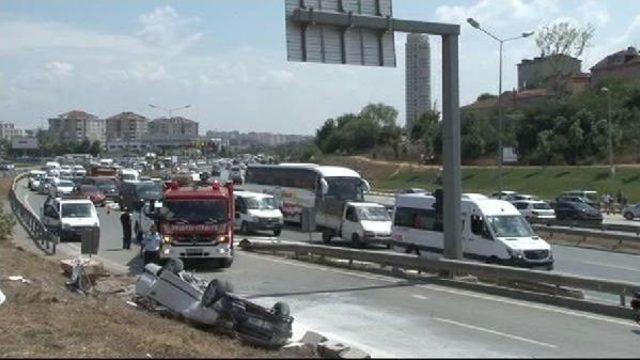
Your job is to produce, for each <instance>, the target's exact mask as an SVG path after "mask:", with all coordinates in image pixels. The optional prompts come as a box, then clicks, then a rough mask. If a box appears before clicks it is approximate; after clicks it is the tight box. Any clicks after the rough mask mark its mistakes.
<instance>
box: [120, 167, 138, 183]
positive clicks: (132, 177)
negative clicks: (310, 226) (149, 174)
mask: <svg viewBox="0 0 640 360" xmlns="http://www.w3.org/2000/svg"><path fill="white" fill-rule="evenodd" d="M120 180H121V181H122V182H137V181H140V172H139V171H138V170H134V169H122V170H120Z"/></svg>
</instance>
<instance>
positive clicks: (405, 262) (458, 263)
mask: <svg viewBox="0 0 640 360" xmlns="http://www.w3.org/2000/svg"><path fill="white" fill-rule="evenodd" d="M239 245H240V247H241V248H242V249H243V250H248V251H267V252H290V253H294V254H295V255H296V256H299V255H318V256H324V257H330V258H336V259H344V260H348V261H349V262H350V263H351V262H353V261H361V262H368V263H375V264H380V265H383V266H391V267H397V268H402V269H406V270H417V271H422V272H434V273H443V272H444V273H449V274H467V275H473V276H476V277H478V278H485V279H499V280H507V281H516V282H517V281H520V282H527V283H539V284H546V285H552V286H556V287H569V288H574V289H581V290H588V291H594V292H600V293H607V294H612V295H616V296H619V297H620V306H621V307H626V300H625V299H626V297H627V296H633V295H634V291H635V290H638V289H640V284H636V283H632V282H625V281H613V280H608V279H601V278H595V277H586V276H579V275H573V274H565V273H557V272H553V273H552V272H548V271H539V270H530V269H522V268H513V267H507V266H500V265H490V264H483V263H477V262H470V261H462V260H450V259H444V258H438V259H427V258H424V257H417V256H413V255H408V254H401V253H397V254H396V253H388V252H387V253H383V252H376V251H369V250H354V249H346V248H336V247H328V246H322V245H311V244H302V243H290V242H289V243H287V242H250V241H242V242H241V243H240V244H239Z"/></svg>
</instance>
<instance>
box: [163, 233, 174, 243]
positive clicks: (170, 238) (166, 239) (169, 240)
mask: <svg viewBox="0 0 640 360" xmlns="http://www.w3.org/2000/svg"><path fill="white" fill-rule="evenodd" d="M172 242H173V236H171V235H165V236H163V237H162V243H164V244H171V243H172Z"/></svg>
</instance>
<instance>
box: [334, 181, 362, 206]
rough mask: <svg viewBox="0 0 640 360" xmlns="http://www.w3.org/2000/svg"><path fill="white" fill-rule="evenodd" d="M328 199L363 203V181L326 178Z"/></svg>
mask: <svg viewBox="0 0 640 360" xmlns="http://www.w3.org/2000/svg"><path fill="white" fill-rule="evenodd" d="M325 180H326V181H327V184H328V185H329V191H328V192H327V194H326V196H325V197H326V198H328V199H336V200H353V201H363V200H364V194H363V193H362V180H361V179H360V178H357V177H326V178H325Z"/></svg>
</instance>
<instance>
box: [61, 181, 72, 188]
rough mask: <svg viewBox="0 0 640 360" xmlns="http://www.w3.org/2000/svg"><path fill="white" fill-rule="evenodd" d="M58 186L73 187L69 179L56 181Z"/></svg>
mask: <svg viewBox="0 0 640 360" xmlns="http://www.w3.org/2000/svg"><path fill="white" fill-rule="evenodd" d="M58 186H59V187H73V183H72V182H71V181H60V182H59V183H58Z"/></svg>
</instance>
